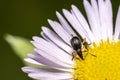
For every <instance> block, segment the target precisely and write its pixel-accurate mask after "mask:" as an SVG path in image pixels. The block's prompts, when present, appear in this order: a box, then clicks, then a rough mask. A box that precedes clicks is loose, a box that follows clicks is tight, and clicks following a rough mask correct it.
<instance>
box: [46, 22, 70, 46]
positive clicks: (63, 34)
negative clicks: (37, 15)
mask: <svg viewBox="0 0 120 80" xmlns="http://www.w3.org/2000/svg"><path fill="white" fill-rule="evenodd" d="M48 22H49V24H50V25H51V26H52V28H53V29H54V31H55V32H56V33H57V34H58V35H59V36H60V37H61V38H62V39H63V40H64V41H65V42H66V43H67V44H69V45H70V39H71V38H72V35H71V34H69V33H68V32H66V31H65V30H64V29H63V27H62V26H61V25H60V24H59V23H58V22H55V21H52V20H48Z"/></svg>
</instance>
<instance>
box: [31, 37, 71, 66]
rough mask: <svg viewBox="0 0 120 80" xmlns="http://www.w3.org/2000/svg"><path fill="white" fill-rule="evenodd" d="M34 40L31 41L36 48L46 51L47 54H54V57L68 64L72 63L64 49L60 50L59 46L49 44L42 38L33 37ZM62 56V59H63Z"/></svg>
mask: <svg viewBox="0 0 120 80" xmlns="http://www.w3.org/2000/svg"><path fill="white" fill-rule="evenodd" d="M33 39H34V40H35V42H32V43H33V44H34V45H35V46H36V47H37V48H38V49H41V50H43V51H47V52H48V53H49V54H51V55H53V56H55V57H56V58H58V59H60V60H61V61H63V62H65V63H68V64H73V62H72V60H71V58H72V56H70V55H69V54H67V53H66V52H65V51H63V50H61V49H60V48H59V47H57V46H56V45H54V44H51V43H49V42H47V41H45V40H43V39H42V38H38V37H33ZM63 58H64V59H63Z"/></svg>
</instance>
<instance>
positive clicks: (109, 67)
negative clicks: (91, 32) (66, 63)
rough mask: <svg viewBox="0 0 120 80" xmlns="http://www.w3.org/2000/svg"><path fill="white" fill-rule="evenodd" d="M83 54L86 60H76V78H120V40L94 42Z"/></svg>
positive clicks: (108, 79)
mask: <svg viewBox="0 0 120 80" xmlns="http://www.w3.org/2000/svg"><path fill="white" fill-rule="evenodd" d="M86 53H87V54H86ZM82 54H83V55H84V60H81V59H80V58H79V57H78V56H77V57H78V58H79V59H78V58H77V59H75V60H74V62H75V64H74V65H73V67H74V70H73V72H72V75H73V77H74V80H120V41H117V42H111V41H109V40H106V41H100V43H99V45H96V43H93V46H89V47H88V50H87V52H83V53H82Z"/></svg>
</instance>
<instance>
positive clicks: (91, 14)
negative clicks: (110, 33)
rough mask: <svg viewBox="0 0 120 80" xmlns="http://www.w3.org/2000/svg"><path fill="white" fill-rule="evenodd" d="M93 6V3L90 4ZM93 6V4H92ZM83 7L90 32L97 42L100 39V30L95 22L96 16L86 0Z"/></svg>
mask: <svg viewBox="0 0 120 80" xmlns="http://www.w3.org/2000/svg"><path fill="white" fill-rule="evenodd" d="M92 4H93V3H92ZM93 5H95V4H93ZM84 7H85V11H86V13H87V17H88V21H89V23H90V26H91V29H92V32H93V34H94V36H95V39H96V41H99V40H100V38H101V32H100V31H101V29H100V26H99V22H98V21H97V20H98V19H97V18H98V17H96V16H97V14H95V11H94V9H93V8H92V6H91V5H90V3H89V2H88V1H87V0H84Z"/></svg>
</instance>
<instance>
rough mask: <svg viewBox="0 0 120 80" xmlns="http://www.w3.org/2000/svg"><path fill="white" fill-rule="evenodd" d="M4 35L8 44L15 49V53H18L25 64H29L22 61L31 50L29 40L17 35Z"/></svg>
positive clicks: (31, 46)
mask: <svg viewBox="0 0 120 80" xmlns="http://www.w3.org/2000/svg"><path fill="white" fill-rule="evenodd" d="M4 37H5V40H6V41H7V42H8V43H9V44H10V46H11V48H12V49H13V50H14V51H15V53H16V55H18V56H19V57H20V59H21V60H22V61H23V62H24V63H25V64H26V65H29V64H28V63H26V62H25V61H24V58H26V57H27V54H28V53H32V52H33V49H34V47H33V45H32V44H31V43H30V40H27V39H25V38H22V37H18V36H12V35H10V34H7V35H5V36H4Z"/></svg>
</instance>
